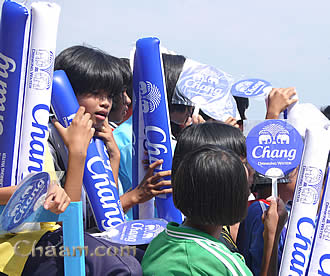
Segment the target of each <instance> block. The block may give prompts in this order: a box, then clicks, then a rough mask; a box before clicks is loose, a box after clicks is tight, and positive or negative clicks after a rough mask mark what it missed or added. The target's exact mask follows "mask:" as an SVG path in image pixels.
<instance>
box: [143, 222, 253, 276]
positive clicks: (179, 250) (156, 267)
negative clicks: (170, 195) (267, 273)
mask: <svg viewBox="0 0 330 276" xmlns="http://www.w3.org/2000/svg"><path fill="white" fill-rule="evenodd" d="M142 269H143V275H249V276H250V275H252V273H251V271H250V270H249V268H248V267H247V266H246V265H245V263H244V259H243V257H242V256H241V255H240V254H238V253H232V252H230V250H229V249H228V248H227V247H226V246H225V245H224V244H222V243H221V242H220V241H219V240H217V239H215V238H214V237H212V236H211V235H208V234H206V233H204V232H201V231H198V230H195V229H189V228H183V227H179V225H178V224H177V223H174V222H171V223H169V224H168V225H167V229H165V230H164V231H163V232H162V233H160V234H159V235H158V236H157V237H156V238H154V239H153V241H152V242H151V243H150V245H149V246H148V249H147V251H146V253H145V255H144V257H143V260H142Z"/></svg>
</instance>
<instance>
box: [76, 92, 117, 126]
mask: <svg viewBox="0 0 330 276" xmlns="http://www.w3.org/2000/svg"><path fill="white" fill-rule="evenodd" d="M77 100H78V103H79V105H80V106H84V107H85V109H86V113H89V114H91V119H92V121H93V127H94V128H95V129H97V130H99V129H101V128H102V126H103V123H104V121H105V120H107V118H108V115H109V112H110V110H111V106H112V98H111V97H109V96H108V93H107V92H105V91H99V92H98V93H97V94H92V93H87V94H83V95H79V96H77Z"/></svg>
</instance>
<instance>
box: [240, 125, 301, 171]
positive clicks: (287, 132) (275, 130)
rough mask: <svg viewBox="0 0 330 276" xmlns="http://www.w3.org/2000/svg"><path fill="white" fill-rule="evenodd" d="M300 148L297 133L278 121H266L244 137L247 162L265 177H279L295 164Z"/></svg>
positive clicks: (297, 160) (289, 126)
mask: <svg viewBox="0 0 330 276" xmlns="http://www.w3.org/2000/svg"><path fill="white" fill-rule="evenodd" d="M303 147H304V145H303V141H302V138H301V136H300V134H299V132H298V131H297V130H296V129H295V128H294V127H293V126H292V125H290V124H289V123H287V122H286V121H282V120H266V121H264V122H262V123H260V124H258V125H257V126H255V127H254V128H253V129H252V130H251V131H250V132H249V134H248V136H247V137H246V149H247V159H248V162H249V164H250V165H251V166H252V167H253V168H254V169H255V170H256V171H257V172H259V173H261V174H263V175H266V176H268V177H283V176H284V175H286V174H288V173H289V172H290V171H292V170H293V169H294V168H295V167H297V166H298V165H299V163H300V159H301V156H302V152H303Z"/></svg>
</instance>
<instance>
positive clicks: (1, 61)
mask: <svg viewBox="0 0 330 276" xmlns="http://www.w3.org/2000/svg"><path fill="white" fill-rule="evenodd" d="M15 70H16V63H15V61H14V60H13V59H11V58H10V57H7V56H5V55H3V54H2V53H0V77H1V78H3V79H4V81H2V80H1V79H0V112H5V110H6V107H5V103H6V94H7V82H6V81H5V80H6V79H7V78H8V72H11V73H14V72H15ZM3 121H4V116H3V115H0V135H2V133H3Z"/></svg>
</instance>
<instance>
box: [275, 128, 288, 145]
mask: <svg viewBox="0 0 330 276" xmlns="http://www.w3.org/2000/svg"><path fill="white" fill-rule="evenodd" d="M276 143H277V144H282V145H283V144H286V145H288V144H289V143H290V137H289V135H288V134H287V133H285V132H284V133H283V132H282V131H280V132H279V133H277V134H276Z"/></svg>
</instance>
